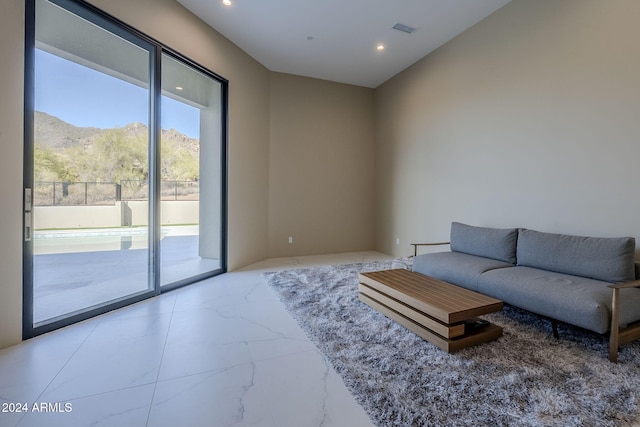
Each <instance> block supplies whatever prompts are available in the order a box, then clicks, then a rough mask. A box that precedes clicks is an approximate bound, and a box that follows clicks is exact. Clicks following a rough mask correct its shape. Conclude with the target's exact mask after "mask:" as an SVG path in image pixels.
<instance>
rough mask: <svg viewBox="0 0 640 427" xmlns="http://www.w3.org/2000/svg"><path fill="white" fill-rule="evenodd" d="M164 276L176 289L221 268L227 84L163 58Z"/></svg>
mask: <svg viewBox="0 0 640 427" xmlns="http://www.w3.org/2000/svg"><path fill="white" fill-rule="evenodd" d="M162 95H163V96H162V125H163V131H162V137H161V142H160V146H161V150H160V152H161V154H160V158H161V167H160V171H161V172H160V174H161V184H160V189H161V197H160V206H161V208H160V223H161V241H160V253H161V258H160V259H161V262H160V265H161V274H160V281H161V285H162V286H163V287H169V286H175V285H176V284H180V283H181V282H183V281H184V280H190V279H191V278H192V277H197V276H200V275H202V274H206V273H207V272H209V271H211V270H215V269H218V268H220V265H221V264H220V259H221V248H222V244H221V233H220V231H221V216H222V204H221V200H222V192H221V191H222V181H221V177H222V174H221V173H220V168H221V165H222V163H221V156H222V154H223V153H222V147H223V139H222V137H223V132H222V128H221V125H222V123H223V121H222V120H221V117H222V102H221V101H222V84H221V83H220V82H219V81H217V80H216V79H214V78H213V77H211V76H210V75H208V74H206V73H205V72H203V71H202V70H199V69H197V68H194V66H192V65H189V64H187V63H185V62H184V61H181V60H179V59H178V58H175V57H173V56H170V55H168V54H166V53H163V55H162Z"/></svg>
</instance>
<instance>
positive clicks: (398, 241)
mask: <svg viewBox="0 0 640 427" xmlns="http://www.w3.org/2000/svg"><path fill="white" fill-rule="evenodd" d="M399 244H400V238H399V237H396V245H399Z"/></svg>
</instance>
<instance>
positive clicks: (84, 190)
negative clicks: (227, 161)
mask: <svg viewBox="0 0 640 427" xmlns="http://www.w3.org/2000/svg"><path fill="white" fill-rule="evenodd" d="M160 193H161V200H199V198H200V197H199V196H200V183H199V182H198V181H175V180H163V181H162V182H161V184H160ZM148 199H149V182H148V181H134V180H125V181H121V182H120V183H115V182H43V181H40V182H36V183H35V184H34V188H33V201H34V205H35V206H107V205H113V204H115V202H117V201H121V200H124V201H126V200H148Z"/></svg>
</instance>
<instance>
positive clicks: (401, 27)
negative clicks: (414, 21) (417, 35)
mask: <svg viewBox="0 0 640 427" xmlns="http://www.w3.org/2000/svg"><path fill="white" fill-rule="evenodd" d="M393 29H394V30H398V31H402V32H403V33H407V34H411V33H413V32H414V31H415V30H416V29H415V28H413V27H410V26H408V25H404V24H401V23H399V22H398V23H397V24H396V25H394V26H393Z"/></svg>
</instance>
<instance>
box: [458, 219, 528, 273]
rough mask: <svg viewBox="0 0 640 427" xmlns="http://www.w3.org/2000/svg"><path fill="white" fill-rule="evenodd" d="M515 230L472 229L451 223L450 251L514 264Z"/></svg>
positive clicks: (516, 237) (516, 232)
mask: <svg viewBox="0 0 640 427" xmlns="http://www.w3.org/2000/svg"><path fill="white" fill-rule="evenodd" d="M517 240H518V229H516V228H486V227H474V226H472V225H466V224H462V223H459V222H453V223H451V250H452V251H453V252H462V253H465V254H469V255H476V256H481V257H485V258H491V259H496V260H499V261H504V262H509V263H511V264H515V263H516V242H517Z"/></svg>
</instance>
